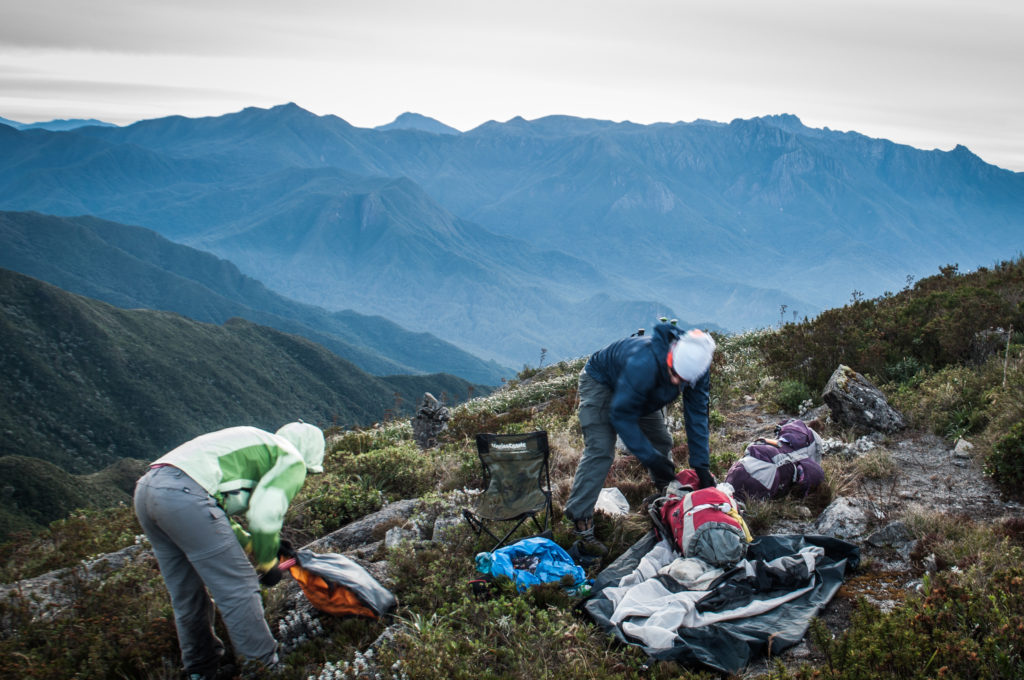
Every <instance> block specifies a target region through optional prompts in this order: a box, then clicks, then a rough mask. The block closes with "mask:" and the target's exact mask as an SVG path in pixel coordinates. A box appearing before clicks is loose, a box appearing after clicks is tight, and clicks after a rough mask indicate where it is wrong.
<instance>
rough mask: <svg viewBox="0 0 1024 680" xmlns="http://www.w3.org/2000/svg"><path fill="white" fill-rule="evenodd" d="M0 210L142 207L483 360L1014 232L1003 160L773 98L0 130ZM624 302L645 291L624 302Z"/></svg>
mask: <svg viewBox="0 0 1024 680" xmlns="http://www.w3.org/2000/svg"><path fill="white" fill-rule="evenodd" d="M0 207H4V208H8V209H18V210H27V209H32V210H40V211H45V212H50V213H54V214H59V215H70V214H83V213H91V214H96V215H99V216H101V217H104V218H107V219H115V220H118V221H121V222H130V223H135V224H142V225H144V226H146V227H149V228H153V229H156V230H158V231H159V232H161V233H162V234H164V235H166V236H168V237H169V238H173V239H175V240H179V241H183V242H186V243H190V244H192V245H196V246H199V247H203V248H207V249H210V250H212V251H213V252H216V253H217V254H218V255H220V256H222V257H226V258H228V259H230V260H232V261H234V262H236V263H237V264H238V266H239V267H240V268H241V269H242V271H243V272H245V273H246V274H248V275H250V276H254V277H256V278H259V279H260V280H263V281H265V282H266V283H267V284H268V285H269V286H271V287H273V288H275V289H278V290H280V291H281V292H284V293H286V294H288V295H289V296H291V297H296V298H300V299H302V300H303V301H305V302H310V303H314V304H319V305H322V306H325V307H328V308H337V307H349V308H352V309H355V310H357V311H360V312H363V313H385V314H386V315H387V316H388V317H389V318H392V319H394V320H395V321H397V322H399V323H400V324H402V325H404V326H407V327H409V328H411V329H416V330H427V331H430V332H433V333H435V334H437V335H438V336H440V337H442V338H443V339H445V340H447V341H450V342H454V343H456V344H458V345H459V346H461V347H464V348H466V349H468V350H470V351H472V352H473V353H475V354H478V355H479V356H483V357H485V358H490V359H497V360H499V361H502V363H505V364H510V363H511V364H515V362H517V361H528V360H529V358H530V357H532V356H533V355H534V354H535V353H536V352H537V351H538V349H539V347H547V348H549V349H550V350H551V352H552V356H553V357H559V356H566V355H569V354H572V353H574V352H581V351H586V350H587V349H589V348H592V347H593V346H594V344H595V342H596V341H598V340H604V339H612V338H614V337H617V336H618V335H619V334H621V333H622V332H623V331H625V330H628V329H629V328H630V327H631V326H634V325H646V324H649V323H650V311H651V310H654V309H657V310H660V311H661V312H663V313H668V314H672V313H673V312H676V313H678V314H679V315H682V316H683V317H684V318H685V320H686V321H687V323H700V324H705V323H708V322H715V323H717V324H719V325H721V326H724V327H727V328H733V329H736V328H744V327H750V326H757V325H767V324H770V323H776V322H778V320H779V316H780V314H779V312H780V310H781V306H782V305H785V306H786V309H788V310H789V313H792V312H793V311H797V312H798V313H799V314H801V315H803V314H809V315H813V314H815V313H816V312H817V311H818V310H819V309H821V308H823V307H826V306H834V305H836V304H840V303H842V302H845V301H846V299H847V298H848V297H849V295H850V292H851V291H852V290H854V289H858V290H861V291H864V292H866V293H867V294H880V293H881V292H882V291H883V290H885V289H889V290H898V289H899V288H902V287H903V286H904V285H905V281H906V277H907V276H908V275H912V276H921V275H923V274H927V273H931V272H932V271H934V270H935V269H936V268H937V266H939V265H941V264H945V263H948V262H957V263H959V264H960V265H961V267H962V268H964V269H967V268H970V267H973V266H976V265H978V264H988V263H991V262H992V261H995V260H997V259H998V258H1000V257H1004V256H1005V252H1006V248H1007V247H1008V246H1009V247H1010V248H1011V249H1012V248H1014V247H1020V246H1021V245H1022V240H1024V239H1022V236H1021V234H1022V230H1021V223H1022V221H1024V174H1021V173H1013V172H1009V171H1006V170H1002V169H999V168H996V167H994V166H991V165H988V164H986V163H984V162H982V161H981V160H980V159H979V158H977V157H976V156H974V155H973V154H971V153H970V152H969V151H968V150H967V149H965V148H963V147H958V148H956V149H954V150H953V151H949V152H942V151H922V150H919V149H914V148H911V147H908V146H903V145H898V144H894V143H892V142H889V141H886V140H879V139H871V138H868V137H865V136H863V135H860V134H857V133H852V132H849V133H843V132H836V131H832V130H828V129H821V130H819V129H810V128H807V127H805V126H804V125H803V124H802V123H801V122H800V121H799V119H798V118H796V117H795V116H789V115H782V116H768V117H764V118H756V119H752V120H735V121H732V122H731V123H727V124H726V123H715V122H709V121H696V122H693V123H659V124H654V125H638V124H634V123H628V122H627V123H614V122H609V121H600V120H589V119H579V118H572V117H567V116H550V117H546V118H541V119H538V120H534V121H527V120H524V119H522V118H518V117H517V118H513V119H511V120H509V121H507V122H504V123H499V122H494V121H491V122H488V123H485V124H483V125H481V126H479V127H477V128H475V129H473V130H469V131H467V132H464V133H461V134H435V133H433V132H427V131H423V130H420V129H394V128H390V129H383V130H381V129H366V128H356V127H353V126H352V125H349V124H348V123H347V122H345V121H344V120H342V119H341V118H338V117H336V116H316V115H314V114H312V113H310V112H308V111H304V110H303V109H301V108H299V107H297V106H295V105H294V104H288V105H284V106H279V107H274V108H272V109H257V108H248V109H245V110H243V111H240V112H238V113H234V114H230V115H226V116H219V117H214V118H200V119H186V118H182V117H169V118H163V119H156V120H150V121H143V122H140V123H136V124H134V125H131V126H127V127H124V128H100V127H86V128H80V129H79V130H76V131H72V132H66V133H45V132H41V131H34V132H17V131H15V130H11V129H10V128H2V129H0ZM502 237H504V239H505V240H502ZM279 253H288V255H287V258H288V259H287V260H286V262H287V263H289V264H291V265H292V266H286V267H282V266H280V264H281V262H282V261H281V260H280V259H277V254H279ZM559 253H561V254H559ZM356 282H358V284H357V283H356ZM630 300H633V301H649V302H635V303H632V307H631V308H630V311H629V312H628V313H623V312H622V305H621V303H623V302H626V301H630ZM585 301H589V302H585ZM361 305H362V306H361ZM580 305H586V306H587V307H588V308H589V309H593V310H594V311H595V312H596V314H597V316H595V317H579V316H576V315H578V314H579V309H580V307H579V306H580ZM615 310H619V311H615Z"/></svg>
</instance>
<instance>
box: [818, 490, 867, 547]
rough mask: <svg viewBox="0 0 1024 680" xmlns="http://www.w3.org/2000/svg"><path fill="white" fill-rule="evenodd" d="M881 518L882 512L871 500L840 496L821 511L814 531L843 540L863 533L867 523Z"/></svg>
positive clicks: (854, 537)
mask: <svg viewBox="0 0 1024 680" xmlns="http://www.w3.org/2000/svg"><path fill="white" fill-rule="evenodd" d="M881 518H882V513H881V512H879V510H878V508H876V507H875V504H874V503H872V502H871V501H868V500H864V499H860V498H850V497H847V496H840V497H839V498H837V499H835V500H834V501H832V502H831V503H829V506H828V507H827V508H825V510H824V511H822V513H821V515H820V516H819V517H818V521H817V522H815V524H814V529H815V532H816V533H819V534H822V535H824V536H834V537H835V538H840V539H844V540H850V539H856V538H859V537H861V536H863V535H864V533H865V532H866V531H867V530H868V525H869V524H870V523H871V522H873V521H877V520H879V519H881Z"/></svg>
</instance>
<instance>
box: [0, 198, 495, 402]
mask: <svg viewBox="0 0 1024 680" xmlns="http://www.w3.org/2000/svg"><path fill="white" fill-rule="evenodd" d="M0 242H2V243H4V244H5V247H4V248H3V249H2V250H0V266H2V267H7V268H9V269H13V270H15V271H18V272H21V273H23V274H27V275H29V276H33V277H36V278H39V279H42V280H44V281H47V282H49V283H52V284H54V285H56V286H59V287H61V288H63V289H65V290H68V291H70V292H73V293H77V294H79V295H85V296H88V297H92V298H95V299H98V300H103V301H104V302H109V303H110V304H113V305H117V306H119V307H125V308H135V307H145V308H149V309H162V310H167V311H172V312H177V313H179V314H183V315H185V316H188V317H190V318H192V319H195V320H197V321H204V322H208V323H223V322H225V321H227V320H228V319H229V318H231V317H236V316H237V317H243V318H245V319H248V320H250V321H253V322H256V323H259V324H262V325H266V326H271V327H273V328H277V329H278V330H282V331H286V332H289V333H296V334H298V335H302V336H303V337H306V338H308V339H310V340H312V341H314V342H317V343H319V344H321V345H323V346H324V347H326V348H328V349H330V350H331V351H332V352H334V353H335V354H337V355H339V356H340V357H342V358H345V359H348V360H349V361H351V362H353V363H354V364H356V365H357V366H359V367H360V368H362V369H363V370H365V371H367V372H370V373H373V374H376V375H386V374H395V373H452V374H454V375H458V376H460V377H463V378H465V379H466V380H469V381H471V382H473V383H479V384H487V385H497V384H498V383H499V382H500V381H501V378H502V377H506V376H510V375H511V371H510V370H509V369H503V368H502V367H501V366H498V365H497V364H494V363H493V362H484V361H482V360H481V359H479V358H477V357H474V356H472V355H470V354H468V353H467V352H464V351H463V350H461V349H459V348H458V347H456V346H454V345H452V344H450V343H446V342H444V341H442V340H440V339H438V338H437V337H435V336H433V335H430V334H427V333H412V332H410V331H407V330H405V329H404V328H402V327H400V326H398V325H397V324H395V323H393V322H391V321H389V320H387V319H385V318H383V317H379V316H367V315H362V314H357V313H355V312H352V311H350V310H349V311H344V312H333V313H332V312H327V311H326V310H324V309H322V308H318V307H314V306H311V305H305V304H302V303H299V302H297V301H295V300H290V299H288V298H285V297H283V296H281V295H278V294H277V293H274V292H272V291H270V290H268V289H267V288H266V287H264V286H263V284H262V283H261V282H259V281H256V280H254V279H252V278H250V277H248V276H245V275H243V274H242V273H241V272H239V271H238V268H237V267H235V265H233V264H232V263H230V262H227V261H225V260H221V259H219V258H217V257H215V256H213V255H211V254H209V253H206V252H202V251H198V250H195V249H192V248H189V247H187V246H183V245H180V244H177V243H173V242H171V241H168V240H167V239H165V238H163V237H162V236H160V235H158V234H156V233H155V232H152V231H150V230H148V229H144V228H142V227H131V226H126V225H122V224H117V223H114V222H107V221H104V220H99V219H96V218H92V217H79V218H58V217H53V216H48V215H40V214H38V213H13V212H11V213H3V212H0Z"/></svg>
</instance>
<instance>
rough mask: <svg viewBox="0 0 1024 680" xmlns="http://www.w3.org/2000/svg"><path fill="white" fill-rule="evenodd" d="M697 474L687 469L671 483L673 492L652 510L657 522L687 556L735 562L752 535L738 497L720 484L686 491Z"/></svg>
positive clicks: (724, 563)
mask: <svg viewBox="0 0 1024 680" xmlns="http://www.w3.org/2000/svg"><path fill="white" fill-rule="evenodd" d="M695 476H696V474H695V473H694V471H692V470H684V471H682V472H680V473H679V474H677V475H676V480H675V481H674V482H671V483H670V484H669V487H671V488H673V489H681V490H682V491H683V495H682V496H681V497H680V496H677V495H675V493H674V492H673V493H671V494H670V495H667V496H665V497H663V498H660V499H658V500H657V501H655V502H654V504H653V506H652V507H651V509H650V510H649V514H650V515H651V518H652V519H653V520H654V522H655V526H656V527H658V528H659V530H660V531H661V532H662V533H663V534H664V535H665V537H666V538H668V539H669V540H670V541H671V542H672V543H673V545H674V547H675V548H676V550H678V551H679V553H680V554H682V555H683V556H684V557H697V558H699V559H701V560H703V561H704V562H707V563H708V564H710V565H712V566H731V565H733V564H735V563H736V562H738V561H739V560H741V559H743V556H744V554H745V553H746V548H747V543H749V542H750V541H751V540H753V539H752V537H751V536H750V532H749V531H748V530H747V525H746V523H745V522H744V521H743V518H742V517H741V516H740V513H739V508H738V507H737V505H736V500H735V499H734V498H733V497H732V495H731V494H730V493H728V492H727V491H726V490H724V489H723V488H720V487H709V488H705V489H697V490H696V491H689V492H686V491H685V490H686V489H687V488H690V485H692V484H693V477H695Z"/></svg>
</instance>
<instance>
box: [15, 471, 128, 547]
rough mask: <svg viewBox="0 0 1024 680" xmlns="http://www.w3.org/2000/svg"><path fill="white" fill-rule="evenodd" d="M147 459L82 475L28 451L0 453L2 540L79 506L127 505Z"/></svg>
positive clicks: (106, 506)
mask: <svg viewBox="0 0 1024 680" xmlns="http://www.w3.org/2000/svg"><path fill="white" fill-rule="evenodd" d="M146 465H147V461H144V460H138V459H135V458H123V459H121V460H119V461H117V462H115V463H112V464H111V465H109V466H108V467H106V468H104V469H102V470H100V471H99V472H94V473H91V474H85V475H73V474H69V473H67V472H65V471H64V470H62V469H60V468H59V467H57V466H56V465H54V464H53V463H48V462H47V461H45V460H41V459H39V458H30V457H27V456H2V457H0V479H4V480H5V482H4V487H5V488H4V493H3V494H2V495H0V540H3V539H5V538H6V537H7V536H9V535H11V534H13V533H15V532H19V531H37V530H39V529H42V528H44V527H46V525H48V524H49V523H50V522H53V521H54V520H58V519H62V518H64V517H67V516H68V514H70V513H71V512H72V511H73V510H77V509H82V508H93V509H98V508H109V507H113V506H115V505H119V504H124V505H131V502H132V493H133V492H134V489H135V481H136V480H137V479H138V478H139V477H140V476H142V473H143V472H144V470H145V468H146Z"/></svg>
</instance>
